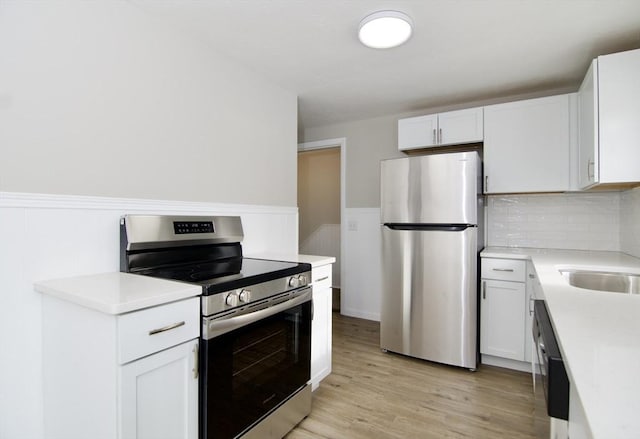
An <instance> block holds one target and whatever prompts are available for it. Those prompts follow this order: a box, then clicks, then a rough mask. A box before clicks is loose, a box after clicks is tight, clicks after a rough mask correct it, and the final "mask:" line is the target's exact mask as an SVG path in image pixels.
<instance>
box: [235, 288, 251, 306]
mask: <svg viewBox="0 0 640 439" xmlns="http://www.w3.org/2000/svg"><path fill="white" fill-rule="evenodd" d="M238 299H240V302H242V303H247V302H248V301H249V300H251V291H249V290H241V291H240V294H238Z"/></svg>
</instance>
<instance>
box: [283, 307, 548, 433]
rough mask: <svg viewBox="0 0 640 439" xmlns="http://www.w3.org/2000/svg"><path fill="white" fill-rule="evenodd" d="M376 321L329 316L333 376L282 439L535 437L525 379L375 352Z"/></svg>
mask: <svg viewBox="0 0 640 439" xmlns="http://www.w3.org/2000/svg"><path fill="white" fill-rule="evenodd" d="M379 334H380V325H379V323H378V322H372V321H368V320H361V319H355V318H351V317H344V316H341V315H339V314H337V313H334V314H333V372H332V374H331V375H329V376H328V377H327V378H326V379H325V380H324V381H323V382H322V383H321V384H320V387H319V388H318V389H317V390H316V391H315V392H314V394H313V408H312V411H311V414H310V415H309V416H308V417H307V418H306V419H304V420H303V421H302V422H301V423H300V424H299V425H298V426H297V427H296V428H295V429H294V430H293V431H291V432H290V433H289V434H288V435H287V436H286V438H287V439H318V438H331V439H360V438H363V439H364V438H367V439H371V438H402V439H406V438H425V439H429V438H474V439H482V438H510V439H533V438H535V437H536V436H535V434H534V417H533V406H534V398H533V390H532V384H531V376H530V375H529V374H526V373H522V372H515V371H510V370H506V369H501V368H496V367H491V366H483V365H481V366H480V367H479V369H478V371H476V372H470V371H468V370H466V369H460V368H455V367H449V366H443V365H438V364H435V363H430V362H426V361H421V360H416V359H412V358H408V357H404V356H401V355H397V354H391V353H383V352H382V351H381V350H380V344H379V337H380V335H379Z"/></svg>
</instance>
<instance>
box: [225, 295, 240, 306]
mask: <svg viewBox="0 0 640 439" xmlns="http://www.w3.org/2000/svg"><path fill="white" fill-rule="evenodd" d="M224 303H226V304H227V306H238V295H237V294H236V293H229V294H228V295H227V297H226V299H224Z"/></svg>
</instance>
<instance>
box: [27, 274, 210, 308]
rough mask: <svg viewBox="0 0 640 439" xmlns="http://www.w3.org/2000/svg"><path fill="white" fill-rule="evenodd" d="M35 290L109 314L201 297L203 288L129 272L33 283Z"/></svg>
mask: <svg viewBox="0 0 640 439" xmlns="http://www.w3.org/2000/svg"><path fill="white" fill-rule="evenodd" d="M34 287H35V289H36V291H39V292H41V293H44V294H50V295H52V296H55V297H58V298H60V299H64V300H66V301H69V302H72V303H75V304H77V305H81V306H84V307H86V308H91V309H94V310H96V311H100V312H103V313H106V314H113V315H116V314H123V313H126V312H131V311H137V310H139V309H143V308H148V307H151V306H156V305H162V304H165V303H169V302H174V301H176V300H180V299H186V298H188V297H194V296H199V295H200V294H201V293H202V288H200V287H199V286H197V285H189V284H186V283H182V282H175V281H170V280H164V279H157V278H153V277H149V276H140V275H136V274H129V273H102V274H94V275H88V276H77V277H69V278H63V279H53V280H46V281H41V282H36V283H35V284H34Z"/></svg>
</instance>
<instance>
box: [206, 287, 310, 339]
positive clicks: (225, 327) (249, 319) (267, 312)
mask: <svg viewBox="0 0 640 439" xmlns="http://www.w3.org/2000/svg"><path fill="white" fill-rule="evenodd" d="M311 297H312V296H311V288H308V289H307V291H305V292H304V293H302V294H300V295H299V296H296V297H294V298H293V299H289V300H287V301H285V302H282V303H278V304H277V305H273V306H270V307H269V308H264V309H261V310H259V311H253V312H250V313H247V314H241V315H239V316H235V317H234V316H231V317H229V318H222V319H218V320H214V319H212V320H207V319H205V321H204V325H203V328H202V338H203V339H205V340H209V339H211V338H214V337H217V336H218V335H222V334H226V333H227V332H231V331H233V330H234V329H238V328H241V327H243V326H246V325H249V324H251V323H254V322H257V321H259V320H262V319H264V318H266V317H269V316H272V315H274V314H278V313H279V312H282V311H285V310H287V309H289V308H293V307H294V306H297V305H300V304H301V303H305V302H308V301H310V300H311Z"/></svg>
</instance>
